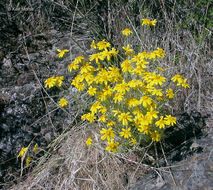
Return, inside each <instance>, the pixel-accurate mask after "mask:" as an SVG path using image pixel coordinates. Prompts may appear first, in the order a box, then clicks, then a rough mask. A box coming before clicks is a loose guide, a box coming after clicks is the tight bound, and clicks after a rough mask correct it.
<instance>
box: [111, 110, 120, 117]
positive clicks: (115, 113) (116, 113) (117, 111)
mask: <svg viewBox="0 0 213 190" xmlns="http://www.w3.org/2000/svg"><path fill="white" fill-rule="evenodd" d="M112 112H113V113H114V117H115V116H116V115H119V114H120V113H121V112H120V111H119V110H112Z"/></svg>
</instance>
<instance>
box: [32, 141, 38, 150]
mask: <svg viewBox="0 0 213 190" xmlns="http://www.w3.org/2000/svg"><path fill="white" fill-rule="evenodd" d="M37 147H38V144H37V143H36V144H35V146H34V147H33V152H37Z"/></svg>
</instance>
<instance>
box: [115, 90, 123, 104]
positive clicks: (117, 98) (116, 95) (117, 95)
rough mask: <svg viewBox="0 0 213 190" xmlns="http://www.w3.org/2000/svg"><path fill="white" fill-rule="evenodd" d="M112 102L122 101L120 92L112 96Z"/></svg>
mask: <svg viewBox="0 0 213 190" xmlns="http://www.w3.org/2000/svg"><path fill="white" fill-rule="evenodd" d="M113 100H114V102H115V103H116V104H117V103H118V102H122V101H123V94H122V93H119V92H118V93H116V94H115V96H114V98H113Z"/></svg>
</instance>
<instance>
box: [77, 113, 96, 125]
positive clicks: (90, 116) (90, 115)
mask: <svg viewBox="0 0 213 190" xmlns="http://www.w3.org/2000/svg"><path fill="white" fill-rule="evenodd" d="M81 119H82V120H87V121H89V122H90V123H93V122H94V121H95V119H96V117H95V116H94V113H87V114H84V115H82V116H81Z"/></svg>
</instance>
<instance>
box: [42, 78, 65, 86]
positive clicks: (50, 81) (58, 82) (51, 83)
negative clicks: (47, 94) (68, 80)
mask: <svg viewBox="0 0 213 190" xmlns="http://www.w3.org/2000/svg"><path fill="white" fill-rule="evenodd" d="M63 80H64V77H63V76H60V77H50V78H48V79H47V80H45V82H44V83H45V88H47V87H48V88H52V87H54V86H56V85H58V86H59V87H61V85H62V84H63Z"/></svg>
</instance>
